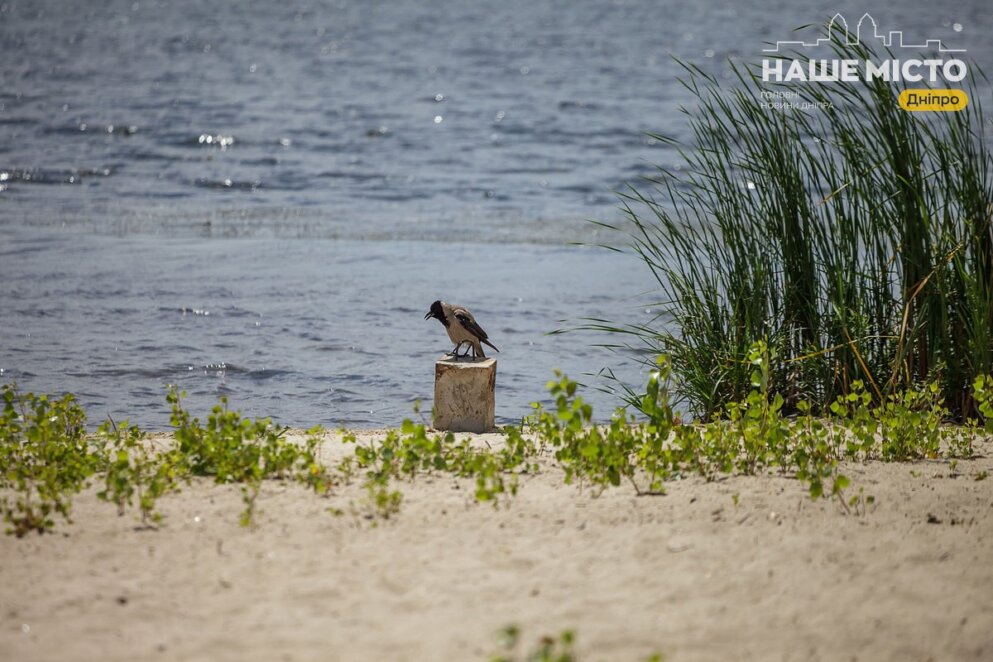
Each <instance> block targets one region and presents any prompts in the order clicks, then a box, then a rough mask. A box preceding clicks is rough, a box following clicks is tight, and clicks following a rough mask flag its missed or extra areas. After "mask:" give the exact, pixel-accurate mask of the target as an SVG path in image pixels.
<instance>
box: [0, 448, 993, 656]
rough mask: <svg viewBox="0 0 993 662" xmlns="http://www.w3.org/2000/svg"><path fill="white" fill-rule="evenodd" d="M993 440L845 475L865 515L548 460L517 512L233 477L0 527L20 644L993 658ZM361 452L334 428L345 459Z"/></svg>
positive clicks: (793, 496) (3, 644)
mask: <svg viewBox="0 0 993 662" xmlns="http://www.w3.org/2000/svg"><path fill="white" fill-rule="evenodd" d="M381 434H382V431H369V432H364V433H362V435H361V436H362V437H365V438H367V437H368V436H369V435H381ZM477 439H478V441H479V442H480V443H484V442H488V443H491V444H498V443H499V442H500V437H499V436H498V435H480V436H478V438H477ZM977 450H978V451H979V454H980V457H979V458H977V459H973V460H960V461H959V462H958V463H957V465H954V466H953V465H951V464H950V462H948V461H944V460H942V461H928V462H917V463H903V464H882V463H872V464H867V465H848V466H846V467H845V473H847V474H848V475H849V476H850V477H851V478H852V481H853V486H854V487H855V489H857V488H858V487H859V486H862V487H864V489H865V493H866V494H867V495H872V496H874V497H875V503H874V504H872V505H869V507H868V512H867V513H866V514H865V515H863V516H859V515H854V514H848V515H846V514H844V512H843V509H842V508H841V507H840V506H839V505H838V504H837V503H836V502H831V501H826V500H822V501H817V502H812V501H811V500H810V499H809V498H808V497H807V495H806V493H805V490H804V487H803V485H802V484H801V483H799V482H797V481H795V480H791V479H789V478H784V477H780V476H773V475H767V476H758V477H735V478H729V479H725V480H721V481H717V482H713V483H706V482H704V481H703V480H702V479H699V478H692V479H687V480H683V481H678V482H674V483H670V484H668V495H666V496H662V497H637V496H635V494H634V492H633V490H631V489H630V488H629V487H620V488H616V489H611V490H608V491H606V492H604V493H603V494H601V495H599V496H597V495H595V494H594V493H593V492H592V491H591V490H589V489H581V488H580V487H578V486H575V485H564V484H563V482H562V473H561V470H560V469H558V468H556V467H555V466H554V465H553V464H552V462H551V461H548V460H546V461H544V465H543V471H542V472H541V473H540V474H538V475H534V476H531V477H526V478H524V479H523V480H522V483H521V489H520V492H519V494H518V495H517V496H516V497H513V498H508V499H507V500H505V502H503V503H501V505H500V506H499V507H498V508H494V507H493V506H492V505H489V504H477V503H475V501H474V499H473V497H472V493H473V492H472V487H473V486H472V484H471V483H470V482H469V481H468V480H457V479H452V478H450V477H447V476H442V477H424V476H422V477H418V478H417V479H416V481H414V482H412V483H400V484H398V486H399V488H400V489H401V490H402V492H403V494H404V499H403V504H402V508H401V511H400V513H399V514H397V515H395V516H393V517H392V518H390V519H389V520H386V521H375V520H369V519H366V518H365V517H363V515H362V512H363V508H362V503H361V502H362V500H363V498H364V497H365V492H364V491H363V490H362V488H361V486H360V485H359V484H358V481H356V482H354V483H353V484H352V485H350V486H344V487H340V488H338V489H337V490H336V491H335V493H334V494H333V495H332V496H331V497H329V498H321V497H316V496H314V495H313V494H312V493H309V492H307V491H305V490H304V489H303V488H302V487H300V486H298V485H295V484H288V483H282V482H278V481H268V482H266V484H265V486H264V488H263V491H262V495H261V497H260V500H259V507H260V509H261V512H260V514H259V516H258V523H257V526H256V527H255V528H253V529H245V528H241V527H240V526H239V525H238V513H239V512H240V508H241V497H240V492H239V489H238V487H237V486H216V485H213V484H212V483H210V482H209V481H206V480H201V481H199V482H196V483H194V484H192V485H190V486H189V487H185V488H184V489H183V491H182V492H181V493H179V494H173V495H169V496H167V497H165V498H163V499H162V500H161V501H160V510H161V511H162V513H163V515H164V520H163V522H162V524H161V526H160V527H159V528H158V529H157V530H152V529H148V528H142V527H141V526H139V522H138V519H137V515H136V514H135V513H133V512H129V513H128V514H126V515H124V516H123V517H118V516H117V513H116V509H115V508H114V507H113V506H111V505H108V504H106V503H104V502H102V501H99V500H98V499H97V498H96V496H95V493H96V491H97V489H96V487H91V488H90V489H88V490H87V491H86V492H84V493H83V494H81V495H80V496H79V497H78V498H77V499H76V501H75V508H74V524H72V525H59V526H57V529H56V533H55V534H52V535H45V536H40V537H39V536H37V535H31V536H30V537H26V538H24V539H20V540H19V539H16V538H14V537H12V536H4V537H2V538H0V558H2V563H0V584H2V586H3V590H2V597H0V659H4V660H137V659H158V660H249V659H251V660H487V659H490V658H491V657H492V656H493V655H494V654H496V653H498V652H500V651H501V648H500V640H499V636H498V632H499V630H501V628H504V627H505V626H508V625H511V624H513V625H517V626H519V627H520V628H521V632H522V637H521V642H522V645H521V646H520V647H519V649H520V651H522V652H526V651H527V650H529V649H531V648H533V646H534V644H535V642H537V641H538V640H539V639H540V638H541V637H542V636H553V637H554V636H557V635H558V634H559V633H560V632H561V631H563V630H565V629H571V630H573V631H575V633H576V639H577V644H576V652H577V655H578V659H581V660H643V659H645V658H646V657H648V656H649V655H650V654H652V653H655V652H658V653H661V654H662V655H663V656H664V659H665V660H676V661H683V660H717V659H741V660H856V659H857V660H988V659H991V657H993V563H990V561H991V560H993V557H991V554H990V543H991V541H993V478H986V479H981V480H977V477H982V476H983V475H984V474H983V472H993V459H991V457H990V456H991V455H993V444H989V443H988V442H987V443H985V444H983V445H980V446H979V447H978V448H977ZM346 452H350V448H345V447H343V446H342V444H340V442H339V439H338V437H337V436H336V435H329V436H328V440H327V443H326V444H325V449H324V453H325V456H326V457H325V459H326V460H327V461H329V462H331V461H334V460H335V459H336V458H338V457H341V456H342V455H343V454H344V453H346ZM735 495H737V497H735ZM736 501H737V503H736ZM329 508H338V509H341V510H342V511H344V514H340V515H337V516H336V515H333V514H331V513H330V512H329Z"/></svg>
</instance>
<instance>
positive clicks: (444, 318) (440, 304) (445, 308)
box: [424, 301, 500, 358]
mask: <svg viewBox="0 0 993 662" xmlns="http://www.w3.org/2000/svg"><path fill="white" fill-rule="evenodd" d="M431 317H433V318H435V319H436V320H438V321H439V322H441V323H442V325H443V326H444V327H445V331H447V332H448V337H449V338H450V339H451V341H452V342H453V343H455V349H453V350H452V356H456V357H457V356H458V355H459V348H460V347H462V345H466V344H468V345H469V346H470V347H472V356H473V358H475V357H482V358H486V354H483V346H482V344H481V343H486V344H487V345H489V346H490V347H492V348H493V349H495V350H496V351H498V352H499V351H500V350H499V349H497V348H496V346H495V345H494V344H493V343H491V342H490V341H489V336H487V335H486V332H485V331H483V328H482V327H481V326H479V324H477V323H476V318H475V317H473V316H472V313H470V312H469V310H468V309H467V308H463V307H462V306H453V305H452V304H450V303H445V302H444V301H435V302H434V303H432V304H431V310H429V311H428V314H427V315H425V316H424V319H429V318H431ZM468 355H469V350H468V349H467V350H465V356H468Z"/></svg>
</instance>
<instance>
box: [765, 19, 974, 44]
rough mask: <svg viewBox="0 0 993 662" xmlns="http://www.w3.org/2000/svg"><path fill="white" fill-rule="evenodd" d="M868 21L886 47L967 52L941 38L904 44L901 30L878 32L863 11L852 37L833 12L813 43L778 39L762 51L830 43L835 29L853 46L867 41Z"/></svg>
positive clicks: (842, 40) (874, 22) (845, 41)
mask: <svg viewBox="0 0 993 662" xmlns="http://www.w3.org/2000/svg"><path fill="white" fill-rule="evenodd" d="M866 21H868V22H869V23H870V24H871V25H872V35H871V38H872V39H877V40H879V41H880V42H881V43H882V44H883V46H885V47H886V48H912V49H914V50H917V51H921V50H923V51H937V52H938V53H965V52H967V51H966V49H964V48H946V47H945V44H944V41H942V40H941V39H926V40H925V41H924V43H923V44H905V43H903V39H904V37H903V30H890V31H889V32H888V33H886V34H880V33H879V26H878V24H877V23H876V19H875V17H874V16H873V15H872V14H870V13H869V12H865V13H864V14H862V16H861V17H860V18H859V22H858V23H857V24H856V26H855V32H854V38H853V36H852V35H853V33H852V31H851V29H850V28H849V27H848V20H847V19H845V16H844V15H843V14H842V13H841V12H837V13H835V15H834V16H832V17H831V20H830V21H828V24H827V28H826V30H825V35H826V36H824V37H819V38H817V39H815V40H814V42H813V43H810V44H808V43H807V42H805V41H801V40H795V39H794V40H779V41H777V42H776V46H775V47H774V48H763V49H762V52H763V53H781V52H782V51H781V48H782V47H784V46H786V47H792V48H795V49H799V48H818V47H820V46H822V45H824V44H826V43H831V42H832V40H833V38H834V31H835V29H840V30H841V35H840V36H841V37H842V38H841V39H839V40H838V41H840V42H841V43H843V44H845V45H847V46H855V45H857V44H859V43H863V44H866V43H868V37H867V38H866V39H863V38H862V26H863V24H865V23H866ZM897 37H898V38H899V44H897V45H896V46H894V43H893V42H894V41H895V40H897Z"/></svg>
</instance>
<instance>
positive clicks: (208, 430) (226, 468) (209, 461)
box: [166, 387, 333, 526]
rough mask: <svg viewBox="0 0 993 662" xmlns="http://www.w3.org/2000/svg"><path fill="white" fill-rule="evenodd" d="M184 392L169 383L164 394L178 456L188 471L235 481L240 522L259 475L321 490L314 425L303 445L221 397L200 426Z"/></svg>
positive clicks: (251, 505) (327, 479) (323, 481)
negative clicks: (241, 506) (241, 508)
mask: <svg viewBox="0 0 993 662" xmlns="http://www.w3.org/2000/svg"><path fill="white" fill-rule="evenodd" d="M184 395H185V394H183V393H180V392H179V391H177V390H176V389H175V388H174V387H173V388H170V389H169V393H168V395H167V397H166V400H167V402H168V403H169V404H170V405H171V407H172V416H171V417H170V422H171V423H172V426H173V428H174V432H173V435H174V438H175V443H176V451H177V453H178V456H179V457H180V458H182V462H183V463H184V464H185V467H184V468H185V470H186V472H188V474H189V475H191V476H209V477H213V478H214V480H215V481H216V482H217V483H240V484H241V485H242V488H241V489H242V501H243V502H244V504H245V510H244V511H242V514H241V518H240V521H241V524H242V525H243V526H249V525H251V524H252V521H253V518H254V515H255V503H256V499H257V498H258V495H259V490H260V489H261V486H262V481H263V479H266V478H276V479H286V478H291V479H294V480H297V481H300V482H302V483H304V484H305V485H307V486H308V487H310V488H311V489H312V490H313V491H314V492H315V493H317V494H325V493H326V492H327V491H328V490H329V489H330V488H331V486H332V484H333V479H332V476H331V474H330V472H329V471H328V469H327V468H326V467H325V466H324V465H323V464H322V463H321V461H320V459H319V452H320V445H321V437H320V432H321V430H320V428H313V429H311V430H309V431H308V435H307V438H306V439H305V441H304V445H303V446H300V445H298V444H294V443H292V442H289V441H287V440H286V439H284V437H283V435H285V434H286V431H287V429H288V428H277V427H275V426H274V425H273V423H272V421H271V420H270V419H268V418H263V419H256V420H254V421H253V420H250V419H248V418H242V416H241V413H240V412H236V411H231V410H229V409H228V406H227V405H228V402H227V398H226V397H222V398H221V402H220V404H217V405H215V406H214V407H213V409H211V412H210V415H209V416H208V417H207V423H206V425H202V424H201V423H200V419H199V418H195V417H191V416H190V413H189V412H188V411H187V410H185V409H184V408H183V406H182V399H183V396H184Z"/></svg>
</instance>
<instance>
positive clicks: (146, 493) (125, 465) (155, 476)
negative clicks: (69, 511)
mask: <svg viewBox="0 0 993 662" xmlns="http://www.w3.org/2000/svg"><path fill="white" fill-rule="evenodd" d="M97 437H98V438H99V439H101V440H103V443H104V447H105V449H106V451H107V464H106V467H105V472H104V489H103V490H101V491H100V492H98V493H97V497H98V498H100V499H103V500H104V501H108V502H110V503H113V504H115V505H116V506H117V513H118V515H123V514H124V512H125V509H126V507H128V506H131V505H132V504H133V503H134V500H135V499H137V502H138V509H139V511H140V513H141V522H142V524H144V525H149V524H151V523H153V522H154V523H156V524H157V523H158V522H160V521H161V519H162V515H161V513H159V512H157V511H156V510H155V503H156V501H157V500H158V499H159V497H161V496H163V495H165V494H168V493H169V492H172V491H175V490H178V489H179V482H180V480H181V479H182V477H183V475H184V470H185V464H184V462H183V457H182V456H181V455H180V454H179V453H178V452H177V450H176V449H171V450H168V451H162V452H156V451H155V449H153V448H152V447H151V445H150V444H149V442H148V439H147V435H146V434H145V433H144V432H143V431H142V430H141V429H140V428H139V427H138V426H136V425H131V424H129V422H128V421H124V422H123V423H121V425H120V426H118V425H117V424H115V423H114V421H113V420H111V419H108V420H107V421H106V422H104V423H103V424H102V425H101V426H100V428H99V429H98V430H97Z"/></svg>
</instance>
